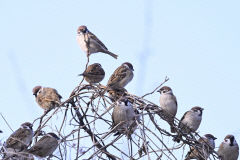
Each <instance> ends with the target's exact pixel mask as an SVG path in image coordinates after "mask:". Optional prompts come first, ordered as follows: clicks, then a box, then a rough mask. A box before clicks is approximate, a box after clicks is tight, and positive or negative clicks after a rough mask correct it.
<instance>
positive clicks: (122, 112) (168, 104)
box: [4, 26, 239, 160]
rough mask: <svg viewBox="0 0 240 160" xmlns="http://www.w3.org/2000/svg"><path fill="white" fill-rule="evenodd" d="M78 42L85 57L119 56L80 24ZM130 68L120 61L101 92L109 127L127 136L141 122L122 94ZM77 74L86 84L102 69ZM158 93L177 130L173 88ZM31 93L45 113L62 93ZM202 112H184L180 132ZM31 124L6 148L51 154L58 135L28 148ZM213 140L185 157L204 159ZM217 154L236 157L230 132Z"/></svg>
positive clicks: (194, 125) (193, 127) (190, 128)
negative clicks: (106, 99)
mask: <svg viewBox="0 0 240 160" xmlns="http://www.w3.org/2000/svg"><path fill="white" fill-rule="evenodd" d="M77 41H78V44H79V45H80V47H81V49H82V50H83V51H84V52H86V54H87V56H90V55H91V54H93V53H97V52H102V53H105V54H108V55H110V56H112V57H114V58H117V57H118V56H117V55H116V54H114V53H112V52H110V51H108V49H107V47H106V46H105V45H104V44H103V43H102V42H101V41H100V40H99V39H98V38H97V37H96V36H95V35H94V34H93V33H91V32H90V31H89V30H88V29H87V27H86V26H80V27H79V28H78V30H77ZM133 71H134V69H133V65H132V64H131V63H129V62H125V63H123V64H122V65H121V66H119V67H118V68H117V69H116V70H115V71H114V73H113V74H112V75H111V77H110V78H109V80H108V82H107V85H106V88H105V89H104V92H103V94H104V93H105V92H106V91H107V92H108V94H109V96H110V97H111V98H112V100H113V101H116V105H115V106H114V109H113V112H112V122H113V125H112V129H114V132H115V134H114V135H119V134H125V135H127V136H130V135H131V134H132V133H133V132H134V131H135V129H136V128H137V125H138V123H139V122H140V116H139V112H138V110H137V109H135V108H133V104H132V103H131V102H130V101H129V99H128V98H126V97H125V94H126V89H125V88H124V87H125V86H126V85H127V84H128V83H129V82H130V81H131V80H132V79H133ZM80 76H83V77H84V79H85V80H86V81H87V82H88V83H90V84H94V83H99V82H101V81H102V80H103V79H104V77H105V71H104V69H103V68H102V66H101V65H100V64H99V63H94V64H91V65H89V66H88V67H87V69H86V70H85V71H84V72H83V73H82V74H80ZM158 92H160V106H161V108H162V110H163V111H164V112H165V114H166V115H167V117H168V119H167V120H166V121H167V122H168V123H169V125H170V127H171V132H172V133H176V126H175V124H174V118H175V116H176V113H177V109H178V104H177V99H176V97H175V95H174V94H173V92H172V89H171V88H170V87H168V86H163V87H161V88H160V89H159V90H158ZM33 95H34V96H35V98H36V102H37V103H38V105H39V106H40V107H41V108H43V109H44V111H45V112H46V111H49V110H51V109H53V108H55V107H59V106H60V105H61V98H62V96H61V95H60V94H59V93H58V92H57V90H56V89H53V88H49V87H42V86H36V87H34V88H33ZM202 112H203V108H201V107H199V106H195V107H193V108H192V109H191V110H189V111H187V112H186V113H185V114H184V115H183V117H182V118H181V120H180V122H179V125H178V126H177V127H178V129H179V130H180V131H181V132H182V134H184V135H188V134H189V133H191V132H195V131H197V129H198V128H199V126H200V123H201V120H202ZM32 127H33V126H32V124H31V123H29V122H26V123H23V124H22V125H21V127H20V128H19V129H18V130H16V131H15V132H14V133H12V134H11V135H10V137H9V138H8V139H7V140H6V142H5V144H4V147H5V149H13V150H14V151H15V152H21V151H26V152H27V153H30V154H33V155H35V156H37V157H47V156H49V155H51V154H52V153H53V152H54V151H55V150H56V148H57V146H58V144H59V142H60V141H61V140H60V138H59V137H58V136H57V135H56V134H55V133H47V134H45V135H44V136H43V137H42V138H41V139H40V140H39V141H37V142H36V143H35V144H34V145H33V146H32V147H29V146H30V145H31V142H32V138H33V136H34V133H33V129H32ZM215 139H216V138H215V137H214V136H213V135H211V134H206V135H204V136H203V137H201V138H200V139H199V140H198V142H199V145H200V146H202V150H199V151H198V150H197V149H196V148H194V147H191V148H190V151H189V152H188V154H187V155H186V160H189V159H198V160H204V159H207V158H208V157H209V155H210V154H211V153H212V152H213V150H214V148H215V142H214V140H215ZM180 140H181V135H180V134H177V135H176V137H175V138H174V141H176V142H180ZM28 148H29V149H28ZM217 153H218V155H219V157H221V159H222V160H237V158H238V154H239V147H238V144H237V142H236V140H235V138H234V136H233V135H227V136H226V137H225V138H224V141H223V142H222V143H221V144H220V147H219V149H218V151H217Z"/></svg>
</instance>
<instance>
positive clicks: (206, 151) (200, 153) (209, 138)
mask: <svg viewBox="0 0 240 160" xmlns="http://www.w3.org/2000/svg"><path fill="white" fill-rule="evenodd" d="M215 139H217V138H216V137H214V136H213V135H211V134H205V135H204V136H203V137H201V138H199V139H198V143H199V144H197V145H198V147H193V146H191V148H190V151H189V152H188V154H187V155H186V158H185V160H190V159H197V160H206V159H208V157H209V155H210V154H211V153H213V150H214V148H215V142H214V140H215Z"/></svg>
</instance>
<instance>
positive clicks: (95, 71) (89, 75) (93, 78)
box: [79, 63, 105, 84]
mask: <svg viewBox="0 0 240 160" xmlns="http://www.w3.org/2000/svg"><path fill="white" fill-rule="evenodd" d="M79 76H83V77H84V79H85V80H86V81H87V82H88V83H90V84H91V83H99V82H101V81H102V80H103V78H104V77H105V72H104V70H103V68H102V66H101V64H99V63H94V64H91V65H89V66H88V67H87V69H86V70H85V71H84V72H83V73H82V74H79Z"/></svg>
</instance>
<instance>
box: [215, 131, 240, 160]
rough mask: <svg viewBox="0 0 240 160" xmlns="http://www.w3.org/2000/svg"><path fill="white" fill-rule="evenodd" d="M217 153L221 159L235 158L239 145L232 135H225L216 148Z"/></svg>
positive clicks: (235, 159)
mask: <svg viewBox="0 0 240 160" xmlns="http://www.w3.org/2000/svg"><path fill="white" fill-rule="evenodd" d="M218 155H219V157H220V158H221V160H237V159H238V155H239V147H238V144H237V141H236V139H235V137H234V136H233V135H227V136H226V137H225V138H224V141H223V142H222V143H221V144H220V146H219V148H218Z"/></svg>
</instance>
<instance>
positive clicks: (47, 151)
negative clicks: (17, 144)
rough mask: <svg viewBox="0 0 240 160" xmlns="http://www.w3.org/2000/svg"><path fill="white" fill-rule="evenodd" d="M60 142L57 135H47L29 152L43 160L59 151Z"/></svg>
mask: <svg viewBox="0 0 240 160" xmlns="http://www.w3.org/2000/svg"><path fill="white" fill-rule="evenodd" d="M59 140H60V139H59V137H58V136H57V135H56V134H55V133H47V134H46V135H44V136H43V137H42V138H41V139H40V140H39V141H37V142H36V143H35V144H34V145H33V146H32V147H31V148H30V149H29V150H28V153H31V154H33V155H35V156H37V157H41V158H44V157H47V156H50V155H51V154H52V153H53V152H54V151H55V150H56V149H57V147H58V143H59Z"/></svg>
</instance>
